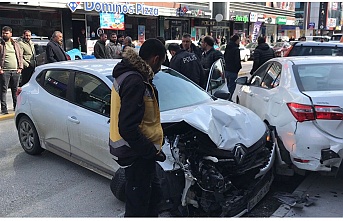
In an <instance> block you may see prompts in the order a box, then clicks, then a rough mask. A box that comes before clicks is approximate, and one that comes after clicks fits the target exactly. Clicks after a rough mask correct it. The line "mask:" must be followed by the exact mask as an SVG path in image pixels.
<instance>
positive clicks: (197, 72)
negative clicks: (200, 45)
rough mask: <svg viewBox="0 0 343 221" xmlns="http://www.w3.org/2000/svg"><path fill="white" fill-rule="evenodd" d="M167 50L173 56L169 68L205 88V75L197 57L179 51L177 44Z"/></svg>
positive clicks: (181, 50) (171, 45)
mask: <svg viewBox="0 0 343 221" xmlns="http://www.w3.org/2000/svg"><path fill="white" fill-rule="evenodd" d="M168 50H169V52H170V54H171V55H172V56H173V57H172V59H171V60H170V65H169V67H170V68H172V69H174V70H176V71H178V72H180V73H181V74H183V75H184V76H186V77H187V78H189V79H190V80H192V81H193V82H194V83H196V84H197V85H199V86H200V87H202V88H205V84H206V81H205V73H204V70H203V68H202V65H201V63H200V60H199V59H198V57H197V56H196V55H195V54H194V53H190V52H188V51H185V50H183V49H181V48H180V45H179V44H177V43H172V44H170V45H169V46H168Z"/></svg>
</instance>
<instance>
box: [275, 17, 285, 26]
mask: <svg viewBox="0 0 343 221" xmlns="http://www.w3.org/2000/svg"><path fill="white" fill-rule="evenodd" d="M286 23H287V18H286V17H284V16H279V17H276V24H278V25H285V24H286Z"/></svg>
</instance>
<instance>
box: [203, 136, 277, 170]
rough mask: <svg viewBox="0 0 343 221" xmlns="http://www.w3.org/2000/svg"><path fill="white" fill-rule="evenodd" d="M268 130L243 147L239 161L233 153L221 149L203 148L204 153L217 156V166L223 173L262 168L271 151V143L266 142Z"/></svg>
mask: <svg viewBox="0 0 343 221" xmlns="http://www.w3.org/2000/svg"><path fill="white" fill-rule="evenodd" d="M267 135H268V131H266V132H265V134H264V135H263V136H262V137H261V138H260V139H259V140H258V141H257V142H256V143H255V144H253V145H252V146H251V147H249V148H244V150H245V154H244V157H243V158H242V159H241V161H240V162H237V159H235V155H234V154H235V153H234V152H232V151H228V150H222V149H218V148H216V149H211V150H209V149H203V151H202V152H203V153H204V154H208V155H209V156H213V157H216V158H218V160H219V162H218V163H217V165H218V167H217V168H221V172H222V173H223V174H225V175H237V174H242V173H245V172H246V171H248V170H251V169H253V168H263V167H264V166H265V165H266V164H267V163H268V161H269V158H270V155H271V153H272V143H271V142H267Z"/></svg>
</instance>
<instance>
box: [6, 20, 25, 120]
mask: <svg viewBox="0 0 343 221" xmlns="http://www.w3.org/2000/svg"><path fill="white" fill-rule="evenodd" d="M22 69H23V53H22V51H21V49H20V46H19V44H18V43H17V42H16V41H14V40H13V39H12V28H11V27H8V26H4V27H3V28H2V39H1V40H0V99H1V113H2V114H8V110H7V103H6V93H7V89H8V87H10V88H11V91H12V99H13V107H14V108H15V107H16V104H17V96H16V92H17V89H18V85H19V79H20V74H21V70H22Z"/></svg>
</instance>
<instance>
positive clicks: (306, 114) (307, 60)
mask: <svg viewBox="0 0 343 221" xmlns="http://www.w3.org/2000/svg"><path fill="white" fill-rule="evenodd" d="M342 70H343V58H341V57H332V56H311V57H287V58H274V59H272V60H269V61H268V62H266V63H265V64H264V65H262V66H261V67H260V68H259V69H258V70H257V71H256V72H255V73H254V75H253V76H251V77H250V78H249V79H248V77H241V78H238V79H237V84H238V85H241V87H240V88H239V91H238V93H237V96H236V98H235V100H236V102H237V103H239V104H241V105H243V106H245V107H247V108H249V109H250V110H252V111H254V112H255V113H256V114H257V115H258V116H259V117H260V118H261V119H262V120H263V121H265V122H266V123H267V124H269V125H272V126H275V127H276V133H277V135H278V138H279V139H278V145H279V150H280V154H281V156H282V159H283V161H284V162H285V163H287V164H289V165H292V164H293V165H295V166H296V168H298V169H302V171H301V170H300V171H301V172H304V170H305V171H306V170H309V171H331V172H335V170H336V169H337V168H339V166H340V165H342V164H341V161H342V157H343V74H342Z"/></svg>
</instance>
